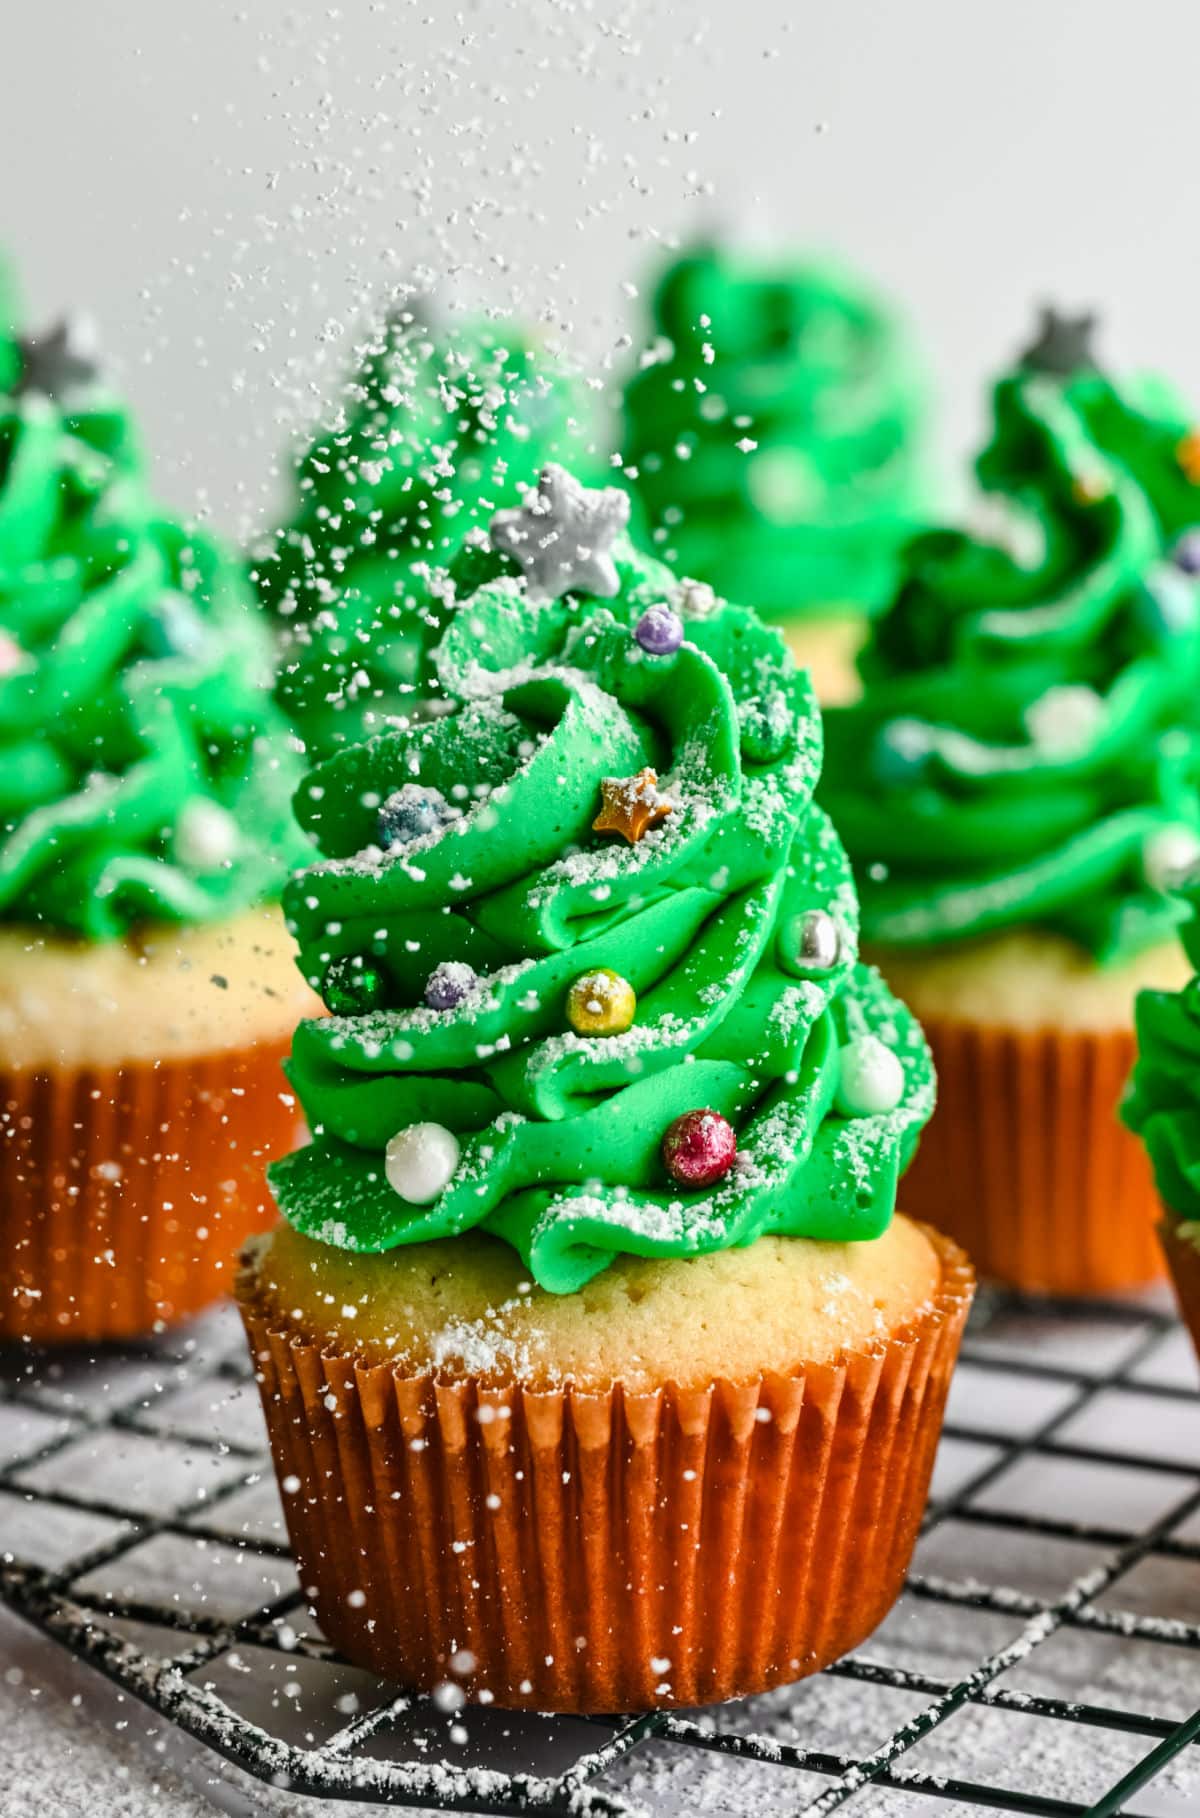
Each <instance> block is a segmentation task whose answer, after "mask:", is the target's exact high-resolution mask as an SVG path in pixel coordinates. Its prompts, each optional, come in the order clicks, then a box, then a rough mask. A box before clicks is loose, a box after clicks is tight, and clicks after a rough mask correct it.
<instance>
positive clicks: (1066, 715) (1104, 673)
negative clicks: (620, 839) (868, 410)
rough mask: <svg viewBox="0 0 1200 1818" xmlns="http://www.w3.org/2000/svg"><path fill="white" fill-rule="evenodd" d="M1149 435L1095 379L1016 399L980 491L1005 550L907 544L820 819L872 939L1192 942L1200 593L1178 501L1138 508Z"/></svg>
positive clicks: (844, 727)
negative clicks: (1188, 871)
mask: <svg viewBox="0 0 1200 1818" xmlns="http://www.w3.org/2000/svg"><path fill="white" fill-rule="evenodd" d="M1139 423H1140V425H1141V427H1140V428H1139V427H1138V425H1139ZM1098 425H1099V427H1097V426H1098ZM1122 425H1123V427H1122ZM1148 427H1149V426H1148V421H1147V419H1146V418H1145V417H1144V415H1143V416H1140V417H1137V416H1135V414H1131V413H1130V410H1129V408H1128V407H1127V406H1126V405H1125V403H1124V401H1123V400H1122V398H1121V396H1120V394H1119V393H1117V392H1116V391H1115V389H1114V388H1113V387H1112V386H1111V385H1110V383H1109V382H1108V381H1106V380H1104V379H1102V378H1101V377H1100V376H1099V375H1097V374H1085V375H1082V376H1081V377H1080V378H1079V379H1078V380H1075V381H1072V382H1071V383H1069V384H1063V383H1059V382H1058V381H1056V380H1055V379H1053V378H1051V377H1047V376H1044V375H1041V374H1038V373H1033V372H1021V373H1019V374H1017V375H1016V376H1014V377H1011V378H1008V379H1005V380H1003V381H1002V382H1001V383H1000V384H999V385H998V387H997V389H996V393H995V432H994V437H993V440H992V442H991V444H990V446H989V447H988V448H987V450H986V451H985V452H984V454H983V455H982V456H981V458H980V460H979V463H978V471H979V475H980V479H981V481H982V483H983V485H984V487H985V488H987V489H988V490H989V491H990V492H992V493H995V494H998V495H1000V497H1001V499H1002V500H1003V502H1004V506H1005V507H1006V517H1005V525H1004V535H1005V536H1006V538H1007V539H1008V543H1009V545H1010V546H1001V545H1000V544H999V543H993V542H989V541H985V540H983V539H982V538H981V537H977V536H973V535H970V534H966V533H963V532H956V531H935V532H931V533H928V534H926V535H924V536H921V537H919V538H916V539H915V540H914V541H913V542H912V543H911V544H910V545H909V547H908V549H907V551H906V553H905V558H904V572H903V577H902V580H901V584H900V586H899V588H898V590H897V593H896V596H895V598H894V600H893V602H892V604H891V606H890V608H889V609H888V611H887V612H886V613H885V614H884V615H883V617H882V618H880V619H879V620H878V621H877V623H876V625H875V627H874V631H873V635H872V640H871V642H870V644H869V645H868V647H867V649H866V651H865V652H864V654H863V656H862V658H861V659H860V668H861V672H862V675H863V681H864V694H863V698H862V700H861V701H860V702H858V703H856V704H855V705H854V706H852V707H848V708H841V709H835V710H833V711H832V712H830V713H829V714H828V715H827V717H826V739H827V763H826V772H825V778H824V782H823V786H822V800H823V801H824V802H825V803H826V805H827V806H828V808H829V810H830V813H831V814H832V815H833V817H834V819H835V821H836V822H837V825H838V828H839V830H840V832H841V834H842V837H843V838H844V840H845V841H846V844H847V847H848V848H849V851H850V853H851V856H852V857H853V859H854V861H855V864H856V868H857V872H858V877H859V882H860V887H861V895H862V914H863V929H864V935H865V936H866V938H868V939H869V940H872V941H877V942H880V943H883V944H886V945H895V946H920V945H932V944H935V943H939V942H942V941H946V940H955V939H959V938H961V937H964V936H969V935H978V934H986V933H990V932H994V931H998V930H1000V929H1005V928H1010V927H1014V926H1018V925H1023V924H1034V925H1038V926H1044V927H1048V928H1053V929H1056V930H1058V931H1059V932H1061V933H1063V934H1065V935H1067V936H1069V937H1070V938H1072V939H1074V940H1076V941H1077V942H1079V943H1080V944H1081V945H1082V946H1083V947H1084V948H1086V949H1087V950H1088V951H1089V952H1091V953H1092V954H1093V955H1094V956H1095V957H1096V958H1097V960H1099V961H1106V960H1112V959H1118V958H1121V957H1123V956H1126V955H1128V954H1130V953H1132V952H1136V951H1137V950H1139V949H1140V948H1142V947H1145V946H1149V945H1151V944H1152V943H1153V942H1155V941H1157V940H1160V939H1162V938H1163V937H1164V936H1165V935H1167V934H1169V932H1170V930H1171V929H1172V928H1173V927H1174V926H1175V925H1176V923H1177V922H1178V920H1179V917H1180V909H1179V906H1178V903H1177V901H1176V900H1175V899H1174V898H1173V897H1172V896H1171V894H1170V886H1171V884H1172V883H1173V881H1174V880H1175V878H1176V876H1177V875H1178V872H1179V871H1180V869H1181V868H1183V867H1185V866H1186V865H1187V864H1189V863H1190V862H1192V860H1193V859H1194V858H1195V857H1196V856H1198V855H1200V797H1198V794H1197V736H1196V732H1195V731H1194V730H1193V727H1194V724H1195V710H1194V703H1195V698H1196V689H1197V684H1198V682H1200V589H1198V587H1197V582H1196V579H1195V578H1194V575H1193V573H1192V572H1190V567H1191V564H1190V560H1185V559H1183V558H1182V556H1181V559H1180V560H1179V561H1173V560H1171V559H1170V554H1169V552H1170V547H1171V545H1170V535H1171V532H1172V531H1173V530H1174V529H1175V528H1177V527H1178V524H1179V523H1180V522H1181V521H1183V519H1184V517H1185V516H1186V505H1185V503H1184V500H1185V497H1186V495H1185V494H1184V493H1182V492H1179V490H1178V489H1177V488H1176V489H1175V491H1174V492H1171V491H1169V489H1168V488H1167V487H1166V485H1165V482H1162V481H1161V480H1159V481H1156V484H1155V488H1154V490H1153V492H1148V491H1147V490H1146V484H1149V478H1148V476H1149V474H1150V472H1151V464H1150V463H1149V462H1148V460H1147V450H1148V449H1149V447H1150V441H1149V439H1148V437H1147V434H1146V433H1145V432H1146V430H1147V428H1148ZM1118 432H1120V433H1118ZM1164 439H1171V440H1172V441H1174V440H1175V438H1173V437H1170V436H1169V432H1168V436H1167V437H1164V435H1163V433H1162V432H1161V431H1160V432H1159V443H1160V451H1161V443H1162V442H1163V441H1164ZM1143 482H1145V484H1144V483H1143ZM1193 490H1194V491H1195V489H1193ZM1195 499H1196V510H1197V514H1198V515H1200V491H1195Z"/></svg>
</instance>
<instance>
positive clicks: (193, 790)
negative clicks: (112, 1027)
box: [0, 323, 306, 940]
mask: <svg viewBox="0 0 1200 1818" xmlns="http://www.w3.org/2000/svg"><path fill="white" fill-rule="evenodd" d="M0 382H2V383H3V386H4V390H3V393H2V394H0V921H10V922H19V923H23V924H45V925H48V926H50V927H52V928H56V929H61V930H63V931H66V932H71V933H77V934H80V935H83V936H85V937H86V938H88V939H90V940H108V939H113V938H116V937H118V936H120V935H122V934H124V933H125V932H126V931H127V930H128V929H129V928H130V926H131V925H132V924H134V923H135V922H139V921H143V920H160V921H180V922H202V921H211V920H215V919H218V918H220V917H222V916H226V915H229V914H233V913H236V912H237V911H239V910H240V909H242V908H246V907H249V906H250V905H252V904H254V903H257V902H259V901H261V900H263V899H264V898H267V897H269V896H272V895H275V894H277V893H278V891H279V889H280V886H281V885H282V882H283V879H284V877H285V876H286V874H287V872H288V870H289V869H290V867H291V865H292V863H294V862H298V861H299V860H300V858H301V857H302V856H303V855H304V853H305V851H306V846H305V842H304V841H303V840H302V839H301V838H300V837H299V836H298V834H297V832H296V829H295V826H294V823H293V821H292V819H291V816H290V814H289V799H290V796H291V793H292V791H293V789H294V788H295V785H296V781H297V779H298V777H299V775H300V768H299V760H298V757H297V755H296V746H295V740H294V739H293V738H292V737H291V735H290V732H289V729H288V727H287V725H286V723H285V721H284V720H283V718H282V716H281V715H280V713H279V711H278V709H277V708H276V706H275V705H274V702H273V701H272V698H271V661H270V646H269V639H268V637H267V635H266V632H265V629H264V628H263V626H262V623H261V620H260V618H259V616H258V614H257V613H256V612H255V611H254V609H253V601H252V596H251V594H250V592H249V590H248V588H247V586H246V584H245V581H244V578H243V576H242V573H241V571H240V569H239V568H238V567H237V566H236V565H235V563H234V562H233V561H232V560H231V558H230V557H229V556H227V555H226V554H225V552H224V551H223V550H222V549H221V548H219V547H218V545H217V544H216V543H214V542H213V541H212V540H211V539H210V538H209V537H208V536H206V535H205V534H203V533H202V532H201V531H200V530H198V529H196V528H195V527H194V526H188V525H185V524H184V523H182V522H180V521H179V520H177V519H174V518H171V517H168V516H166V515H164V514H163V513H162V512H161V511H160V510H159V509H158V508H157V507H156V506H155V505H154V504H153V502H152V500H151V498H150V496H149V494H148V491H147V486H146V476H145V471H144V466H143V462H142V458H141V455H140V451H139V450H138V447H137V445H136V442H135V439H134V435H133V431H132V428H131V425H130V422H129V419H128V417H127V415H126V413H125V411H124V409H123V408H122V406H121V405H120V404H119V403H118V402H116V401H115V400H114V399H113V398H112V396H111V395H110V394H109V393H108V392H107V391H106V390H105V389H104V388H103V386H102V385H101V384H100V382H99V378H98V374H97V370H96V367H95V365H94V362H93V360H92V358H91V354H90V350H89V348H88V347H87V345H86V342H85V340H84V339H83V337H82V336H81V335H80V333H79V331H78V330H77V329H76V328H75V327H74V326H73V325H72V324H70V323H64V324H62V325H60V326H59V327H58V328H56V329H53V330H51V331H50V332H49V333H48V334H46V335H43V336H37V337H34V336H28V337H21V336H18V335H16V334H15V333H13V332H11V331H9V332H6V333H5V334H4V335H3V336H0Z"/></svg>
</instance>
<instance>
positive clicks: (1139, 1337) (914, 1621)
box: [0, 1296, 1200, 1818]
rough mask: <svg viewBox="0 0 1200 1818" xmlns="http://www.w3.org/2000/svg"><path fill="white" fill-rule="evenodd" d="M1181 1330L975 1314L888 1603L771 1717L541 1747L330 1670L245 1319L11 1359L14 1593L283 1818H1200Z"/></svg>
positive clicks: (769, 1705)
mask: <svg viewBox="0 0 1200 1818" xmlns="http://www.w3.org/2000/svg"><path fill="white" fill-rule="evenodd" d="M1163 1305H1165V1302H1155V1303H1153V1304H1149V1305H1126V1304H1113V1305H1102V1306H1097V1305H1094V1304H1093V1305H1090V1306H1088V1307H1087V1308H1072V1307H1064V1306H1041V1307H1033V1306H1031V1305H1029V1304H1022V1303H1020V1302H1018V1301H1014V1300H1011V1299H1007V1298H1000V1297H996V1296H985V1297H984V1298H983V1300H982V1301H981V1303H980V1305H979V1306H978V1307H977V1309H976V1312H975V1314H974V1316H973V1318H972V1322H971V1325H970V1328H969V1330H968V1334H967V1341H966V1344H965V1347H964V1352H963V1358H962V1362H961V1363H960V1366H959V1372H958V1375H957V1377H956V1379H955V1385H954V1390H953V1394H952V1397H951V1404H950V1410H949V1417H948V1421H947V1427H946V1433H945V1437H944V1440H943V1444H942V1449H941V1453H940V1455H939V1461H938V1471H937V1475H936V1478H935V1485H934V1499H933V1502H932V1504H931V1507H930V1513H929V1517H928V1520H927V1523H926V1527H925V1530H924V1533H923V1535H922V1539H921V1542H920V1544H919V1547H918V1551H917V1556H916V1559H915V1561H914V1568H913V1571H912V1574H911V1575H910V1578H909V1580H908V1584H907V1587H906V1589H905V1592H904V1594H903V1596H902V1598H901V1599H900V1602H899V1604H898V1605H897V1606H896V1609H895V1610H894V1611H893V1612H892V1614H891V1616H889V1617H888V1618H887V1620H886V1621H885V1622H884V1623H883V1625H882V1626H881V1627H880V1629H879V1630H877V1631H876V1633H875V1635H874V1636H872V1637H871V1639H870V1641H869V1642H867V1643H866V1644H864V1646H863V1648H862V1649H861V1650H860V1651H858V1652H856V1653H854V1654H852V1655H850V1656H848V1657H847V1658H846V1659H844V1660H841V1661H839V1662H838V1663H837V1665H836V1666H834V1667H832V1668H830V1669H829V1671H828V1672H827V1673H824V1674H821V1675H818V1676H817V1677H815V1678H813V1679H810V1680H806V1681H803V1682H801V1684H799V1685H797V1686H794V1687H789V1688H786V1689H784V1690H781V1691H777V1692H773V1693H770V1694H768V1695H767V1696H765V1697H762V1698H758V1699H749V1700H746V1701H743V1702H741V1703H736V1704H730V1705H724V1706H720V1707H716V1708H714V1709H711V1710H707V1711H695V1712H690V1713H687V1714H679V1713H673V1714H660V1715H653V1716H649V1717H639V1718H624V1717H619V1716H616V1717H612V1718H606V1719H603V1720H599V1719H576V1718H536V1717H532V1716H529V1715H527V1714H522V1715H519V1716H517V1715H514V1714H513V1713H504V1712H499V1711H495V1710H486V1709H482V1708H480V1707H475V1706H470V1707H468V1706H465V1705H464V1704H463V1701H462V1694H461V1692H460V1691H459V1689H458V1688H457V1687H456V1686H455V1685H453V1684H452V1683H447V1685H445V1686H444V1687H441V1688H439V1691H438V1693H437V1694H436V1695H435V1696H434V1697H433V1698H432V1699H416V1698H410V1697H406V1696H400V1695H397V1692H396V1689H395V1688H394V1687H389V1686H387V1685H386V1684H385V1683H384V1682H382V1681H379V1680H377V1679H374V1678H372V1677H371V1676H370V1675H368V1674H365V1673H362V1672H359V1671H358V1670H357V1669H354V1668H351V1667H349V1666H347V1665H346V1664H345V1663H344V1662H342V1661H340V1660H339V1659H338V1657H337V1656H336V1655H335V1654H334V1653H333V1651H332V1650H331V1649H330V1648H329V1647H328V1645H327V1644H326V1643H325V1642H324V1641H323V1639H322V1638H321V1635H320V1633H319V1631H318V1630H317V1629H316V1627H315V1625H314V1624H313V1622H312V1620H311V1618H310V1616H309V1614H308V1611H307V1608H306V1605H305V1601H304V1595H303V1592H302V1589H301V1587H300V1586H299V1584H298V1583H297V1581H296V1578H295V1574H294V1571H293V1569H292V1565H291V1560H290V1556H289V1554H288V1550H287V1546H286V1543H285V1540H284V1538H283V1526H282V1517H281V1514H280V1509H279V1504H278V1499H277V1493H276V1490H275V1483H274V1477H273V1474H272V1471H271V1467H270V1462H269V1459H268V1457H267V1454H266V1448H265V1435H264V1432H263V1428H262V1420H261V1413H260V1410H259V1407H258V1402H257V1392H256V1390H255V1388H254V1385H253V1382H252V1381H251V1379H250V1375H249V1369H248V1365H247V1362H246V1356H245V1350H244V1345H243V1343H242V1341H241V1338H240V1333H239V1330H237V1329H235V1323H234V1320H233V1316H232V1315H231V1314H229V1313H228V1312H227V1311H225V1312H222V1313H221V1314H218V1315H216V1316H214V1317H213V1318H210V1319H209V1320H207V1321H204V1322H201V1324H200V1326H198V1327H197V1328H196V1329H195V1330H194V1331H193V1332H192V1334H191V1335H190V1336H189V1337H187V1338H186V1339H184V1340H182V1341H181V1340H179V1339H176V1340H174V1341H169V1340H167V1341H162V1343H161V1344H160V1345H159V1346H157V1347H155V1348H151V1349H145V1350H140V1351H121V1352H105V1353H102V1354H101V1355H99V1356H97V1357H95V1358H91V1359H82V1358H64V1357H55V1356H47V1355H36V1354H35V1355H27V1354H16V1355H14V1354H9V1355H8V1356H7V1357H6V1358H4V1359H3V1364H2V1367H0V1549H3V1551H2V1553H0V1594H2V1595H3V1598H4V1600H5V1601H6V1602H7V1603H9V1604H10V1605H11V1606H12V1607H13V1609H15V1610H16V1611H17V1612H18V1613H19V1614H20V1615H21V1616H23V1617H24V1618H26V1619H27V1620H28V1621H29V1622H30V1623H32V1624H34V1625H35V1626H36V1627H37V1628H38V1629H40V1630H42V1631H43V1632H44V1634H45V1635H47V1636H49V1637H51V1638H52V1639H53V1640H54V1641H55V1642H57V1643H59V1644H61V1646H62V1648H64V1649H66V1650H69V1652H70V1654H71V1655H73V1656H76V1657H77V1658H78V1659H79V1660H81V1661H85V1662H87V1663H88V1664H90V1666H92V1667H94V1668H96V1669H97V1670H98V1671H99V1672H100V1673H102V1674H104V1675H106V1676H107V1678H108V1679H109V1680H111V1681H114V1682H115V1683H116V1685H117V1686H118V1687H120V1688H121V1690H122V1692H123V1693H124V1694H127V1695H131V1696H132V1697H133V1698H134V1699H136V1700H140V1701H141V1703H142V1704H143V1705H145V1706H147V1707H149V1711H150V1714H151V1715H148V1723H151V1722H152V1723H153V1724H154V1725H156V1726H157V1729H156V1731H155V1733H161V1732H162V1730H163V1727H164V1726H163V1723H162V1720H163V1719H165V1720H167V1725H168V1726H176V1729H177V1730H181V1731H183V1732H186V1734H187V1735H188V1736H190V1737H192V1738H194V1739H197V1740H198V1741H199V1742H201V1743H204V1744H206V1745H207V1746H208V1747H209V1748H210V1749H212V1750H214V1751H216V1752H217V1753H218V1754H219V1755H221V1756H224V1757H225V1758H226V1760H227V1761H228V1762H230V1763H232V1764H233V1765H234V1768H235V1769H237V1770H240V1771H241V1773H242V1774H244V1775H247V1776H251V1777H253V1778H254V1779H256V1780H258V1781H265V1782H268V1783H271V1784H273V1785H274V1786H276V1787H284V1788H287V1789H289V1797H293V1796H298V1795H313V1796H315V1797H317V1798H324V1799H329V1800H351V1801H357V1802H362V1803H363V1804H367V1805H372V1804H375V1805H391V1806H409V1807H414V1806H415V1807H421V1808H430V1807H434V1808H439V1809H442V1810H446V1811H458V1812H480V1813H508V1812H524V1811H540V1812H546V1813H562V1814H567V1813H570V1814H574V1815H575V1818H590V1815H599V1814H611V1815H613V1818H616V1815H618V1814H627V1815H629V1818H633V1815H635V1814H653V1815H654V1818H659V1815H660V1814H671V1813H679V1814H681V1815H682V1814H689V1815H690V1814H693V1813H709V1812H711V1813H719V1814H725V1813H731V1814H732V1813H742V1812H755V1813H761V1812H771V1813H787V1814H791V1815H794V1818H820V1815H821V1814H824V1813H829V1812H833V1811H836V1810H840V1809H841V1808H842V1807H843V1806H849V1807H850V1808H851V1810H852V1811H853V1813H854V1814H855V1818H866V1815H867V1814H875V1813H892V1814H895V1813H904V1814H916V1813H921V1814H925V1813H930V1814H932V1813H934V1812H936V1813H938V1814H940V1815H942V1818H945V1814H946V1813H947V1811H951V1812H963V1813H969V1812H974V1811H978V1810H981V1809H987V1810H992V1811H1000V1812H1020V1813H1031V1814H1037V1815H1039V1818H1084V1815H1087V1818H1108V1815H1109V1814H1116V1813H1119V1812H1123V1813H1126V1814H1129V1815H1130V1818H1182V1815H1183V1814H1185V1813H1196V1812H1198V1811H1200V1748H1195V1747H1192V1746H1190V1745H1192V1744H1195V1743H1196V1742H1197V1741H1198V1740H1200V1711H1197V1710H1196V1708H1195V1707H1196V1705H1197V1704H1200V1397H1198V1396H1197V1394H1196V1393H1195V1380H1196V1377H1195V1363H1194V1360H1193V1358H1192V1356H1191V1352H1190V1347H1189V1346H1188V1343H1187V1338H1186V1334H1185V1333H1184V1332H1183V1331H1182V1329H1181V1328H1180V1327H1179V1325H1178V1323H1177V1322H1176V1321H1175V1320H1174V1319H1172V1318H1171V1317H1170V1315H1169V1314H1168V1313H1166V1312H1165V1311H1162V1310H1161V1307H1162V1306H1163ZM215 1765H216V1764H214V1766H215ZM241 1784H243V1785H244V1784H245V1782H242V1783H241ZM239 1809H245V1808H244V1807H241V1808H239ZM287 1809H288V1810H289V1811H290V1810H292V1809H294V1808H292V1807H291V1806H289V1807H288V1808H287ZM304 1809H305V1810H306V1811H307V1810H308V1806H307V1804H306V1805H305V1808H304Z"/></svg>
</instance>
